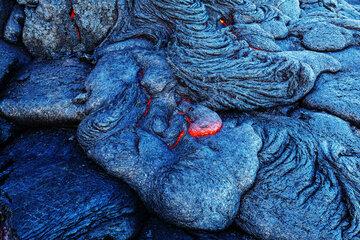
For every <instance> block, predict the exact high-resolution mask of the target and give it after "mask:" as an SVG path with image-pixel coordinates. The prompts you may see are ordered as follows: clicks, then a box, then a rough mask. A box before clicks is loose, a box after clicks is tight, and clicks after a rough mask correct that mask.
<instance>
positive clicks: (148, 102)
mask: <svg viewBox="0 0 360 240" xmlns="http://www.w3.org/2000/svg"><path fill="white" fill-rule="evenodd" d="M151 102H152V96H151V97H150V98H149V100H148V101H147V103H146V109H145V112H144V117H145V116H146V115H148V113H149V111H150V108H151Z"/></svg>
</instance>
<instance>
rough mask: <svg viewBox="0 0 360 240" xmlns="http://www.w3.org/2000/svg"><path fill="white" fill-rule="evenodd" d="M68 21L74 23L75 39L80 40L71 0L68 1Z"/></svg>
mask: <svg viewBox="0 0 360 240" xmlns="http://www.w3.org/2000/svg"><path fill="white" fill-rule="evenodd" d="M69 17H70V20H71V22H73V23H74V27H75V31H76V36H77V38H78V39H79V40H80V39H81V33H80V28H79V26H78V25H77V23H76V21H75V18H76V12H75V9H74V7H73V0H70V14H69Z"/></svg>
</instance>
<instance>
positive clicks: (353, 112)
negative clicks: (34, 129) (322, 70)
mask: <svg viewBox="0 0 360 240" xmlns="http://www.w3.org/2000/svg"><path fill="white" fill-rule="evenodd" d="M332 55H333V56H334V57H336V58H337V59H338V60H339V61H340V62H341V64H342V65H343V69H342V71H341V72H339V73H337V74H325V75H323V76H321V77H320V78H319V80H318V81H317V82H316V84H315V87H314V89H313V90H312V91H311V92H310V94H309V95H308V96H306V98H305V99H304V104H305V106H306V107H308V108H311V109H314V110H322V111H327V112H330V113H332V114H334V115H336V116H339V117H341V118H343V119H346V120H348V121H351V122H353V123H355V124H357V125H360V72H359V62H360V49H359V48H352V49H348V50H346V51H343V52H339V53H336V54H332Z"/></svg>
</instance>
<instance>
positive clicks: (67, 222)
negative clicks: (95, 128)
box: [0, 130, 142, 239]
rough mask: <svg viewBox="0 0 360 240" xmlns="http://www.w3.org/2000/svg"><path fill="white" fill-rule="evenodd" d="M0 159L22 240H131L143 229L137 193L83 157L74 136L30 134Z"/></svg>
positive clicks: (70, 134)
mask: <svg viewBox="0 0 360 240" xmlns="http://www.w3.org/2000/svg"><path fill="white" fill-rule="evenodd" d="M0 159H1V160H0V165H1V179H2V183H1V184H2V186H1V189H2V190H4V191H5V192H6V194H7V196H8V198H9V199H10V202H11V205H10V206H11V207H12V214H13V216H12V221H11V222H12V224H13V227H14V228H15V229H16V231H17V234H18V235H19V237H20V239H103V238H104V237H106V236H108V237H112V239H129V238H130V237H131V236H133V235H134V234H135V233H136V232H137V231H138V229H139V228H140V227H141V224H140V221H141V220H140V214H141V213H142V210H141V208H140V207H139V205H138V201H137V199H136V197H135V196H134V194H133V192H132V191H131V190H130V189H129V188H128V187H127V186H126V185H125V184H123V183H119V182H117V181H114V180H112V179H111V178H109V176H108V175H106V174H105V173H103V172H102V171H101V170H99V169H98V168H97V167H96V166H94V164H93V163H91V162H90V161H89V160H88V159H86V157H84V155H83V154H82V151H81V149H80V148H79V147H78V146H77V144H76V140H75V135H74V132H73V131H67V130H63V131H54V130H47V131H40V132H29V133H25V134H23V135H22V136H20V137H19V138H16V139H15V140H14V142H13V143H12V144H10V145H9V146H8V147H7V148H6V149H4V150H2V151H1V157H0Z"/></svg>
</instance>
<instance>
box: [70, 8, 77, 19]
mask: <svg viewBox="0 0 360 240" xmlns="http://www.w3.org/2000/svg"><path fill="white" fill-rule="evenodd" d="M75 16H76V14H75V10H74V9H73V8H71V10H70V20H71V21H74V20H75Z"/></svg>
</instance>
